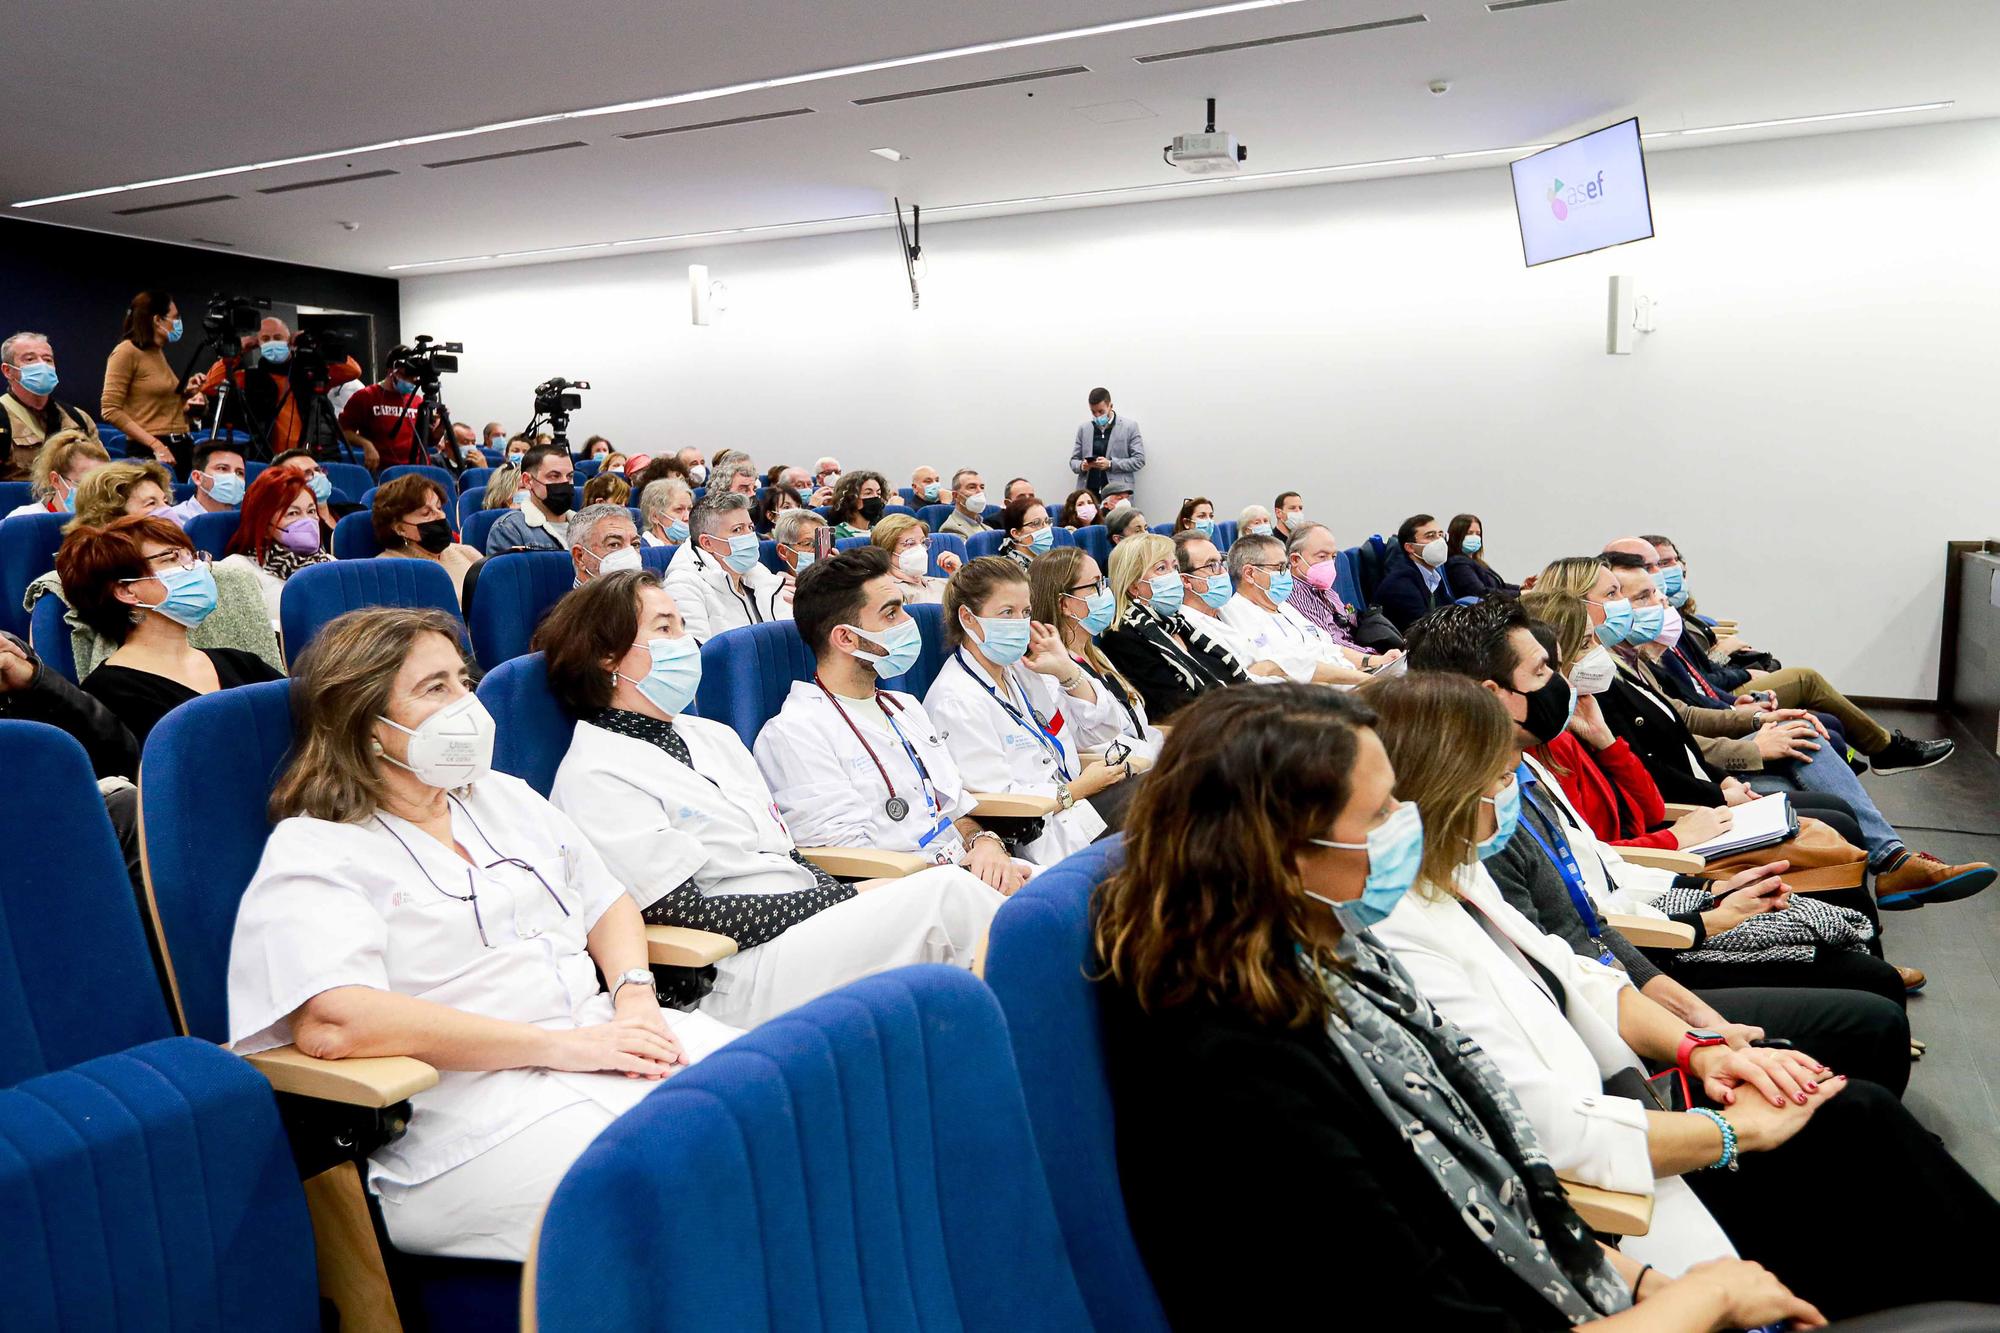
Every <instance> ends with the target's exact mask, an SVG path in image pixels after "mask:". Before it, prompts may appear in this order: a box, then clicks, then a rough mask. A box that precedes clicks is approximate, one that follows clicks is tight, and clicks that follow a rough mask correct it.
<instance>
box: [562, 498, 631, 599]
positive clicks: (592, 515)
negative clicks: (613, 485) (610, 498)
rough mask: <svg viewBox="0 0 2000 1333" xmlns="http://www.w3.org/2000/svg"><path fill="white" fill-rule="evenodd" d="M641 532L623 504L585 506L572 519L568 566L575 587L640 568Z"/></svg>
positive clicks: (572, 515)
mask: <svg viewBox="0 0 2000 1333" xmlns="http://www.w3.org/2000/svg"><path fill="white" fill-rule="evenodd" d="M639 549H640V547H639V529H638V528H636V527H634V526H633V525H632V511H631V510H629V509H627V508H626V507H625V506H624V505H622V504H594V505H586V506H584V507H583V508H582V509H579V510H577V511H576V512H575V513H574V514H571V515H570V518H569V562H570V566H571V568H572V569H573V570H574V571H575V576H576V581H575V584H574V586H575V587H579V588H581V587H582V586H583V585H584V584H586V583H588V582H590V581H591V580H592V579H594V578H598V577H600V576H601V575H604V574H616V573H618V572H619V571H621V570H630V569H637V568H639V562H640V557H639Z"/></svg>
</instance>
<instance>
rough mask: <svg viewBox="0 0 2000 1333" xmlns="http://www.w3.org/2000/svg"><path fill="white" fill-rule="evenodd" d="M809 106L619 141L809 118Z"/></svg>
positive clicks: (634, 133)
mask: <svg viewBox="0 0 2000 1333" xmlns="http://www.w3.org/2000/svg"><path fill="white" fill-rule="evenodd" d="M812 114H813V109H812V108H811V107H809V106H795V107H793V108H792V109H791V110H789V111H761V112H759V113H758V114H756V115H754V116H731V117H730V118H729V119H728V120H704V121H700V122H698V123H696V124H693V125H667V126H663V127H661V128H660V129H657V130H634V131H632V133H630V134H621V135H619V136H618V137H619V138H621V139H657V138H659V137H660V136H661V135H663V134H692V133H693V132H694V131H696V130H719V129H723V128H725V127H727V126H730V125H755V124H756V123H757V122H758V121H760V120H789V119H791V118H792V117H793V116H810V115H812Z"/></svg>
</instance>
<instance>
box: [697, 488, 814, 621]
mask: <svg viewBox="0 0 2000 1333" xmlns="http://www.w3.org/2000/svg"><path fill="white" fill-rule="evenodd" d="M688 529H689V531H690V532H691V533H692V534H693V536H692V538H691V539H690V540H689V541H688V542H687V543H685V544H684V545H683V546H682V547H681V548H680V549H679V550H678V551H675V552H674V558H673V559H672V560H671V561H670V562H668V564H667V591H668V592H670V593H672V594H673V597H674V603H675V605H677V606H679V607H680V608H681V618H682V619H683V620H684V621H685V622H686V624H687V627H688V633H690V634H692V635H694V637H695V638H696V639H697V640H699V641H700V642H702V643H707V642H708V641H709V640H710V639H712V638H714V637H715V636H716V635H718V634H720V633H722V632H723V631H724V630H731V629H738V628H740V627H742V626H744V625H761V624H763V623H764V622H765V621H767V620H783V619H785V618H786V617H787V616H789V615H791V613H792V576H791V575H789V574H784V575H779V574H773V573H772V572H771V571H770V570H768V569H766V568H765V567H764V566H763V564H762V563H760V562H759V560H758V558H757V552H758V550H759V548H760V547H761V545H762V543H761V542H759V541H758V539H757V526H756V523H755V522H754V521H753V520H752V518H751V516H750V501H749V499H748V498H747V497H745V496H742V495H736V494H732V493H730V492H728V491H711V492H709V494H707V495H706V496H704V497H703V498H702V502H701V503H700V504H698V505H696V506H695V507H694V513H693V514H692V515H691V516H690V517H689V519H688Z"/></svg>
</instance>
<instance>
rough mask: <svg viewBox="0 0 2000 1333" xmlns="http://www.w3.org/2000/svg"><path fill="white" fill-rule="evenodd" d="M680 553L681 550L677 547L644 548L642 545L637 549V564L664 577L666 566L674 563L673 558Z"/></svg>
mask: <svg viewBox="0 0 2000 1333" xmlns="http://www.w3.org/2000/svg"><path fill="white" fill-rule="evenodd" d="M680 551H681V548H680V547H678V546H646V545H643V544H642V545H641V546H640V547H639V564H640V565H641V566H643V567H644V568H646V569H650V570H652V571H653V572H654V573H655V574H658V575H660V576H662V577H665V575H666V572H667V566H668V565H671V564H672V563H673V562H674V557H675V556H677V555H679V554H680Z"/></svg>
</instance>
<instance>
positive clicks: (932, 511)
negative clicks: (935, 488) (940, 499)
mask: <svg viewBox="0 0 2000 1333" xmlns="http://www.w3.org/2000/svg"><path fill="white" fill-rule="evenodd" d="M952 509H953V506H951V505H948V504H942V505H924V506H922V507H921V508H919V509H918V510H917V518H918V519H920V520H921V521H922V522H923V525H924V526H925V527H927V528H929V529H930V530H931V531H932V532H936V531H937V530H938V525H939V524H940V523H943V522H944V521H945V520H946V519H948V518H950V517H951V511H952Z"/></svg>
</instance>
